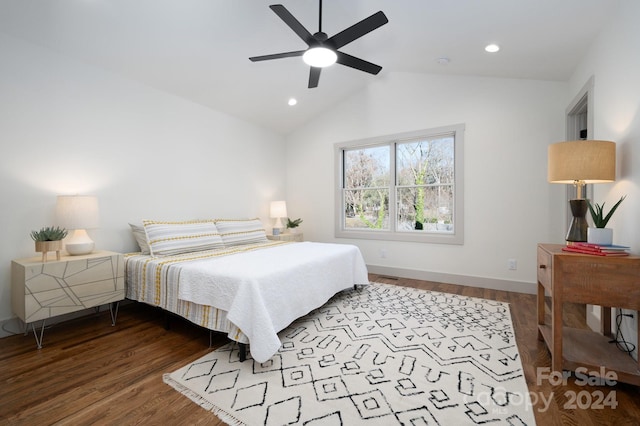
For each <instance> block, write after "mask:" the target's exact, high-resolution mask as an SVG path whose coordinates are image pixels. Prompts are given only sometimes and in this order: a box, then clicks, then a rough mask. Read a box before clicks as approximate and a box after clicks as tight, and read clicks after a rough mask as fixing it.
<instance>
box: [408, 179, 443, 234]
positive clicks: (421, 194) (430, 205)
mask: <svg viewBox="0 0 640 426" xmlns="http://www.w3.org/2000/svg"><path fill="white" fill-rule="evenodd" d="M397 194H398V195H397V197H398V222H397V228H398V229H397V230H398V231H404V232H407V231H416V232H424V231H427V232H453V231H454V223H453V186H451V185H436V186H412V187H402V188H398V190H397Z"/></svg>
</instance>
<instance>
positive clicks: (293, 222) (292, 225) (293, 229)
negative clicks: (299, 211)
mask: <svg viewBox="0 0 640 426" xmlns="http://www.w3.org/2000/svg"><path fill="white" fill-rule="evenodd" d="M301 223H302V219H301V218H298V219H295V220H291V219H290V218H287V229H289V230H291V232H292V233H295V232H296V228H297V227H298V226H300V224H301Z"/></svg>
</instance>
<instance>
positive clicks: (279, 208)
mask: <svg viewBox="0 0 640 426" xmlns="http://www.w3.org/2000/svg"><path fill="white" fill-rule="evenodd" d="M270 216H271V217H272V218H281V217H287V203H286V202H285V201H272V202H271V211H270Z"/></svg>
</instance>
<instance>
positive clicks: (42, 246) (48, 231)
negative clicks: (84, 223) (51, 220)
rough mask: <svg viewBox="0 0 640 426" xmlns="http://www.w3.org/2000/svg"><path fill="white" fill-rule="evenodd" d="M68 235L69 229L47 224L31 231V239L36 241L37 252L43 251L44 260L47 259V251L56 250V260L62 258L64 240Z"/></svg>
mask: <svg viewBox="0 0 640 426" xmlns="http://www.w3.org/2000/svg"><path fill="white" fill-rule="evenodd" d="M66 236H67V230H66V229H64V228H60V227H55V228H54V227H51V226H47V227H44V228H42V229H40V230H39V231H31V239H32V240H33V241H35V242H36V252H38V253H42V261H43V262H46V261H47V253H48V252H50V251H55V252H56V260H60V250H62V240H63V239H64V237H66Z"/></svg>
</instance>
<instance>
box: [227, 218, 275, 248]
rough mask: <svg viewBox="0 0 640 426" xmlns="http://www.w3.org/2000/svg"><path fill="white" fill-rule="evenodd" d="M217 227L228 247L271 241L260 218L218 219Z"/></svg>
mask: <svg viewBox="0 0 640 426" xmlns="http://www.w3.org/2000/svg"><path fill="white" fill-rule="evenodd" d="M216 227H217V228H218V231H219V232H220V235H222V241H224V245H225V246H226V247H233V246H239V245H243V244H254V243H263V242H267V241H269V240H268V239H267V233H266V231H265V230H264V227H263V226H262V222H260V220H259V219H216Z"/></svg>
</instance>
